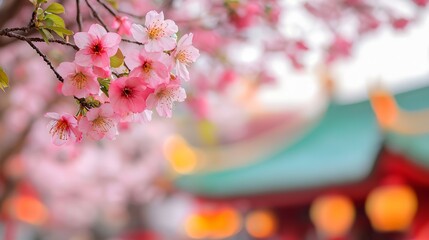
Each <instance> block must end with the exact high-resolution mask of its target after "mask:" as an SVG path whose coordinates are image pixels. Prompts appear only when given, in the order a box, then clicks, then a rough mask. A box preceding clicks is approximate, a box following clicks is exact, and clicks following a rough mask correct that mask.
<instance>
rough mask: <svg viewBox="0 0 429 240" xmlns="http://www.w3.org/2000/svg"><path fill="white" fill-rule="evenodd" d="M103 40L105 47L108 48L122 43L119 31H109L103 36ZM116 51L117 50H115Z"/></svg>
mask: <svg viewBox="0 0 429 240" xmlns="http://www.w3.org/2000/svg"><path fill="white" fill-rule="evenodd" d="M102 42H103V45H104V47H107V48H113V47H116V48H118V45H119V43H121V36H120V35H119V34H117V33H112V32H109V33H107V34H106V35H104V36H103V38H102ZM115 53H116V51H115Z"/></svg>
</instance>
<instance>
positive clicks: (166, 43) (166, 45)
mask: <svg viewBox="0 0 429 240" xmlns="http://www.w3.org/2000/svg"><path fill="white" fill-rule="evenodd" d="M159 42H160V43H159V45H160V46H161V47H162V50H167V51H168V50H172V49H174V48H175V47H176V40H175V39H174V38H171V37H163V38H161V39H159Z"/></svg>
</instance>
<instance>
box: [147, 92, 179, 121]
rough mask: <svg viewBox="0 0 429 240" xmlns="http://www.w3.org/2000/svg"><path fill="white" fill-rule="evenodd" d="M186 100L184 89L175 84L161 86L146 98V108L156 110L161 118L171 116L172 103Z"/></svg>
mask: <svg viewBox="0 0 429 240" xmlns="http://www.w3.org/2000/svg"><path fill="white" fill-rule="evenodd" d="M185 99H186V92H185V89H183V88H182V87H180V85H177V84H161V85H160V86H158V87H157V88H156V89H155V91H154V92H153V93H151V94H150V95H149V97H148V98H147V106H148V107H149V108H150V109H152V108H156V111H157V113H158V114H159V116H161V117H168V118H170V117H171V116H172V111H173V103H174V102H183V101H185Z"/></svg>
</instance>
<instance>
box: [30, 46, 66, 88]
mask: <svg viewBox="0 0 429 240" xmlns="http://www.w3.org/2000/svg"><path fill="white" fill-rule="evenodd" d="M24 41H26V42H27V43H28V45H30V47H32V48H33V49H34V50H35V51H36V52H37V54H39V56H41V57H42V58H43V61H45V63H46V64H48V66H49V68H50V69H51V70H52V71H53V72H54V74H55V76H56V77H57V79H58V80H59V81H60V82H64V78H63V77H61V75H60V74H59V73H58V72H57V70H55V68H54V66H52V63H51V61H49V59H48V58H47V57H46V55H45V54H43V53H42V52H41V51H40V49H39V48H38V47H37V46H36V45H34V43H32V42H31V41H30V40H27V39H25V40H24Z"/></svg>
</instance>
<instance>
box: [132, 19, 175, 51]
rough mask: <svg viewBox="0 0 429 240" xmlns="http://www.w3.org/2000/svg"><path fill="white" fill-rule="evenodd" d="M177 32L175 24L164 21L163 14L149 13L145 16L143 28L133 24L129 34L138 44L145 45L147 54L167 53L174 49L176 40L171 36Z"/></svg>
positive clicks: (170, 21)
mask: <svg viewBox="0 0 429 240" xmlns="http://www.w3.org/2000/svg"><path fill="white" fill-rule="evenodd" d="M177 31H178V27H177V25H176V23H174V22H173V21H172V20H170V19H167V20H164V13H163V12H161V13H157V12H156V11H150V12H148V13H147V14H146V21H145V26H144V27H143V26H142V25H139V24H133V25H132V26H131V34H132V35H133V37H134V39H135V40H136V41H138V42H141V43H143V44H145V49H146V51H148V52H155V51H158V52H161V51H169V50H172V49H174V48H175V47H176V39H175V38H173V35H174V34H176V33H177Z"/></svg>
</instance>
